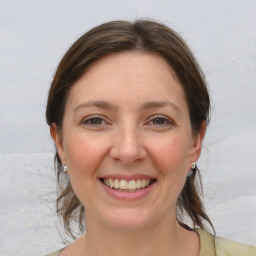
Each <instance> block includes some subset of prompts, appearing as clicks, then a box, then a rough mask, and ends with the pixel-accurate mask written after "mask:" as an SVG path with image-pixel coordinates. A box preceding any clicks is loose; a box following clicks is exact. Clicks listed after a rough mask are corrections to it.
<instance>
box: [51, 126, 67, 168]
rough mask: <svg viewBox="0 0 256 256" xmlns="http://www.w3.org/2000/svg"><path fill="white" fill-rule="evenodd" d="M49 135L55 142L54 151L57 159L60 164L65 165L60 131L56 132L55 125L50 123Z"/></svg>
mask: <svg viewBox="0 0 256 256" xmlns="http://www.w3.org/2000/svg"><path fill="white" fill-rule="evenodd" d="M50 134H51V137H52V139H53V141H54V142H55V145H56V149H57V151H58V154H59V157H60V159H61V162H62V164H63V163H65V156H64V148H63V141H62V136H61V134H60V131H58V128H57V125H56V123H52V125H51V126H50Z"/></svg>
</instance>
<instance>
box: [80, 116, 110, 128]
mask: <svg viewBox="0 0 256 256" xmlns="http://www.w3.org/2000/svg"><path fill="white" fill-rule="evenodd" d="M93 120H97V121H100V122H101V123H100V124H98V123H90V122H92V121H93ZM102 122H104V124H102ZM81 124H83V125H89V126H102V125H106V124H107V122H106V121H105V120H104V118H102V117H101V116H89V117H87V118H85V119H84V120H83V121H82V122H81Z"/></svg>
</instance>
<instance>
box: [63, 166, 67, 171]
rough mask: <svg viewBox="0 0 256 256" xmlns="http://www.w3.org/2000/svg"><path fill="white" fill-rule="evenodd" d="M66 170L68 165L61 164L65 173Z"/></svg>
mask: <svg viewBox="0 0 256 256" xmlns="http://www.w3.org/2000/svg"><path fill="white" fill-rule="evenodd" d="M67 170H68V167H67V166H66V165H64V166H63V172H64V173H66V172H67Z"/></svg>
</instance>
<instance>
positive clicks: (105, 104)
mask: <svg viewBox="0 0 256 256" xmlns="http://www.w3.org/2000/svg"><path fill="white" fill-rule="evenodd" d="M166 106H169V107H172V108H173V109H174V110H176V111H177V112H179V113H180V112H181V109H180V108H179V107H178V106H177V105H176V104H174V103H173V102H171V101H149V102H145V103H144V104H143V105H142V109H144V110H148V109H153V108H161V107H166ZM88 107H97V108H103V109H110V110H113V109H117V108H118V107H117V106H115V105H113V104H111V103H109V102H107V101H102V100H99V101H87V102H84V103H81V104H79V105H78V106H76V107H75V108H74V110H73V112H76V111H78V110H79V109H81V108H88Z"/></svg>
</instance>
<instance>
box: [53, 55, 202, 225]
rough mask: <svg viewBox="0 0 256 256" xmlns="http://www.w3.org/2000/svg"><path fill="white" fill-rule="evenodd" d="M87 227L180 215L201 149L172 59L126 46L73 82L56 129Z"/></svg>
mask: <svg viewBox="0 0 256 256" xmlns="http://www.w3.org/2000/svg"><path fill="white" fill-rule="evenodd" d="M52 135H53V138H54V139H55V142H56V145H57V150H58V153H59V155H60V157H61V160H62V163H63V165H64V164H66V165H67V167H68V175H69V177H70V180H71V183H72V186H73V189H74V191H75V193H76V195H77V197H78V198H79V200H80V201H81V203H82V204H83V205H84V207H85V211H86V219H87V223H86V224H87V226H88V224H89V223H98V224H100V225H103V226H108V227H114V228H119V229H138V228H142V227H145V226H148V225H151V227H153V224H154V223H155V224H156V223H159V221H162V220H164V221H165V223H166V220H168V221H175V219H176V201H177V198H178V196H179V194H180V192H181V190H182V188H183V185H184V183H185V180H186V177H187V173H188V170H189V169H190V166H191V164H192V162H195V161H196V160H197V159H198V157H199V154H200V149H201V140H202V137H203V134H201V135H200V134H199V135H198V136H196V137H195V136H192V131H191V124H190V119H189V111H188V106H187V103H186V100H185V97H184V91H183V89H182V86H181V85H180V83H179V81H178V80H177V79H176V78H175V76H174V72H173V70H172V68H171V67H170V66H169V64H168V63H167V62H166V61H165V60H164V59H163V58H162V57H160V56H158V55H156V54H152V53H138V52H125V53H118V54H113V55H109V56H107V57H104V58H103V59H101V60H99V61H98V62H96V63H94V64H93V65H92V66H91V68H90V69H89V70H88V71H87V72H86V74H85V75H84V76H83V77H82V78H81V79H80V80H79V81H78V82H77V83H75V84H74V85H73V87H72V88H71V90H70V92H69V96H68V99H67V102H66V108H65V114H64V120H63V130H62V133H61V136H60V135H59V134H57V133H56V131H55V130H53V131H52Z"/></svg>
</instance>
